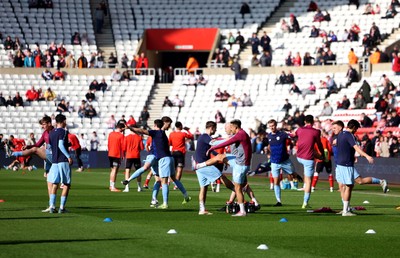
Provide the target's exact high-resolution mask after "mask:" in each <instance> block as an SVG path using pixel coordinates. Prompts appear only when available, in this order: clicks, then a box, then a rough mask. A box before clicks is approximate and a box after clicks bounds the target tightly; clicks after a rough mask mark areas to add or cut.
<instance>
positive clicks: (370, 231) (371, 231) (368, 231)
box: [365, 229, 376, 234]
mask: <svg viewBox="0 0 400 258" xmlns="http://www.w3.org/2000/svg"><path fill="white" fill-rule="evenodd" d="M365 234H376V232H375V230H373V229H368V230H367V232H365Z"/></svg>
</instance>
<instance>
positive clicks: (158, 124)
mask: <svg viewBox="0 0 400 258" xmlns="http://www.w3.org/2000/svg"><path fill="white" fill-rule="evenodd" d="M154 124H155V125H156V126H157V128H159V129H161V128H162V127H163V125H164V122H163V120H161V119H156V120H154Z"/></svg>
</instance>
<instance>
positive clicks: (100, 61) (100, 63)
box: [96, 51, 104, 68]
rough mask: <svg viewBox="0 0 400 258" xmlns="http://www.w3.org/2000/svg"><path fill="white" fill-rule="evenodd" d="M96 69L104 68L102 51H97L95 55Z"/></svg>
mask: <svg viewBox="0 0 400 258" xmlns="http://www.w3.org/2000/svg"><path fill="white" fill-rule="evenodd" d="M96 61H97V68H103V66H104V56H103V51H99V52H98V53H97V59H96Z"/></svg>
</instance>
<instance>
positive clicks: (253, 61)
mask: <svg viewBox="0 0 400 258" xmlns="http://www.w3.org/2000/svg"><path fill="white" fill-rule="evenodd" d="M259 64H260V62H259V61H258V58H257V54H254V55H253V57H252V58H251V66H252V67H258V65H259Z"/></svg>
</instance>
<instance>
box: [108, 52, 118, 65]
mask: <svg viewBox="0 0 400 258" xmlns="http://www.w3.org/2000/svg"><path fill="white" fill-rule="evenodd" d="M117 64H118V59H117V57H115V56H114V53H113V52H111V53H110V56H109V57H108V67H109V68H116V67H117Z"/></svg>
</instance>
